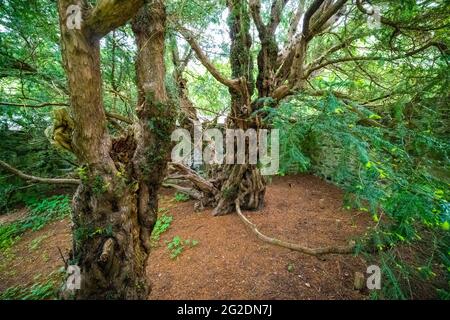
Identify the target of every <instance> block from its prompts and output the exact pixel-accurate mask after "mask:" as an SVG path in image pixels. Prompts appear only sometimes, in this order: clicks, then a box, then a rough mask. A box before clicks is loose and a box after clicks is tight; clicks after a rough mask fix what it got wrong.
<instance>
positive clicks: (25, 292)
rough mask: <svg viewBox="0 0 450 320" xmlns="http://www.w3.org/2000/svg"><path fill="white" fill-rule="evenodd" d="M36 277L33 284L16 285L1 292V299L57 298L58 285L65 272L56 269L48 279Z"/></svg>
mask: <svg viewBox="0 0 450 320" xmlns="http://www.w3.org/2000/svg"><path fill="white" fill-rule="evenodd" d="M39 278H40V275H38V276H36V277H35V279H34V280H35V281H36V282H35V283H34V284H32V285H31V286H22V285H19V286H14V287H10V288H8V289H6V290H5V291H3V292H0V300H55V299H57V298H58V287H59V284H60V283H61V281H62V278H63V272H61V270H60V271H55V272H52V273H51V274H49V275H48V277H47V279H46V280H42V281H38V280H39Z"/></svg>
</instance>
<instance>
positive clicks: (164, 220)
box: [151, 209, 173, 244]
mask: <svg viewBox="0 0 450 320" xmlns="http://www.w3.org/2000/svg"><path fill="white" fill-rule="evenodd" d="M160 211H161V212H163V213H162V215H161V216H160V217H159V218H158V220H157V221H156V223H155V227H154V228H153V232H152V236H151V240H152V243H153V244H156V243H158V241H159V239H160V238H161V234H163V233H164V232H166V231H167V230H168V229H169V227H170V224H171V223H172V220H173V217H172V216H169V215H167V213H168V212H167V210H164V209H161V210H160Z"/></svg>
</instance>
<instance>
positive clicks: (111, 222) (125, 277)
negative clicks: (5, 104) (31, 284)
mask: <svg viewBox="0 0 450 320" xmlns="http://www.w3.org/2000/svg"><path fill="white" fill-rule="evenodd" d="M143 4H144V1H135V0H131V1H111V2H99V4H98V5H97V6H96V7H95V8H94V9H90V8H89V6H88V5H87V4H86V3H83V4H82V6H81V8H82V10H83V18H85V17H88V18H87V19H86V20H83V21H82V23H81V26H80V28H70V24H68V23H67V20H68V19H69V17H68V15H70V14H71V12H72V11H73V10H68V8H69V6H70V5H72V4H71V2H70V1H66V0H60V1H59V5H58V6H59V14H60V25H61V46H62V53H63V59H64V65H65V69H66V73H67V77H68V80H69V87H70V94H71V96H70V98H71V115H72V117H73V120H74V121H73V122H74V130H73V139H72V142H71V143H72V145H73V150H74V152H75V154H76V155H77V157H78V158H79V160H80V162H81V163H83V167H82V169H81V170H80V178H81V180H82V183H81V185H80V187H79V188H78V190H77V192H76V195H75V197H74V201H73V250H72V257H71V264H76V265H77V266H78V267H79V268H80V269H81V289H80V290H77V291H75V298H78V299H145V298H146V297H147V295H148V293H149V286H148V284H147V281H146V272H145V269H146V265H147V260H148V255H149V253H150V236H151V232H152V230H153V226H154V223H155V221H156V218H157V212H158V198H157V197H158V189H159V186H160V184H161V181H162V179H163V177H164V175H165V168H166V164H167V160H168V156H169V154H170V153H169V151H170V144H171V143H170V134H171V132H172V129H173V120H171V119H173V117H169V116H168V114H169V113H170V112H171V108H170V104H169V103H168V101H167V95H166V90H165V87H164V76H165V69H164V63H163V62H164V61H163V59H164V28H165V9H164V6H163V4H162V1H159V0H153V1H148V2H146V4H145V5H144V6H143ZM138 10H139V11H138ZM118 13H119V14H118ZM136 13H137V16H136V18H135V20H134V22H133V30H134V32H135V35H136V41H137V46H138V55H137V58H136V73H137V86H138V91H139V103H138V107H137V113H138V118H139V121H138V122H137V123H135V124H134V125H133V126H132V129H129V130H128V131H127V132H126V133H124V134H123V135H122V136H121V137H118V138H114V139H112V138H111V137H110V135H109V133H108V130H107V127H106V118H105V111H104V107H103V99H102V79H101V72H100V46H99V43H100V39H101V37H102V36H103V35H105V34H106V33H108V31H111V30H113V29H114V28H115V27H118V26H120V25H121V24H123V23H125V22H126V21H127V20H128V19H130V18H132V17H133V16H135V15H136ZM68 25H69V27H68Z"/></svg>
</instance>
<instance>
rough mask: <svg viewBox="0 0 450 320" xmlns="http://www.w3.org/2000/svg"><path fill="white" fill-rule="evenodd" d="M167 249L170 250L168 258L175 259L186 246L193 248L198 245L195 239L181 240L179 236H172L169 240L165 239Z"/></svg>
mask: <svg viewBox="0 0 450 320" xmlns="http://www.w3.org/2000/svg"><path fill="white" fill-rule="evenodd" d="M166 243H167V250H169V252H170V258H171V259H176V258H177V257H178V256H179V255H180V254H182V253H183V251H184V250H185V249H186V247H187V248H193V247H195V246H197V245H198V241H197V240H191V239H186V240H183V239H182V238H181V237H179V236H175V237H173V239H172V240H171V241H166Z"/></svg>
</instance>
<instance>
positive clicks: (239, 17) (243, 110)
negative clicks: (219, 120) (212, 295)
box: [214, 0, 266, 215]
mask: <svg viewBox="0 0 450 320" xmlns="http://www.w3.org/2000/svg"><path fill="white" fill-rule="evenodd" d="M227 5H228V8H229V10H230V15H229V18H228V26H229V28H230V38H231V52H230V64H231V70H232V77H233V78H234V79H240V84H241V85H240V87H241V90H236V89H234V88H230V95H231V112H230V114H229V116H228V120H227V128H228V129H242V130H244V132H245V131H246V130H247V129H255V130H258V129H259V128H258V124H257V121H256V119H255V117H253V116H252V113H253V112H254V111H255V109H254V106H255V105H254V104H252V102H251V97H252V95H253V91H254V87H255V83H254V79H253V61H252V55H251V52H250V48H251V45H252V39H251V36H250V33H249V29H250V16H249V11H248V5H247V3H246V1H242V0H228V1H227ZM245 146H246V148H245V152H246V155H245V159H246V164H232V165H230V164H228V165H224V166H223V167H222V168H221V170H219V171H218V172H217V176H216V177H214V178H215V180H216V181H219V182H220V187H219V189H220V192H219V194H218V195H217V196H216V199H217V205H216V207H215V209H214V215H222V214H227V213H230V212H233V211H234V210H235V202H236V199H238V200H239V202H240V203H241V208H243V209H246V210H257V209H260V208H261V207H262V206H263V204H264V195H265V190H266V183H265V179H264V177H263V176H262V175H261V171H260V170H259V168H258V167H257V166H256V165H253V164H249V161H248V160H249V143H247V142H246V143H245ZM227 152H228V150H227Z"/></svg>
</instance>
